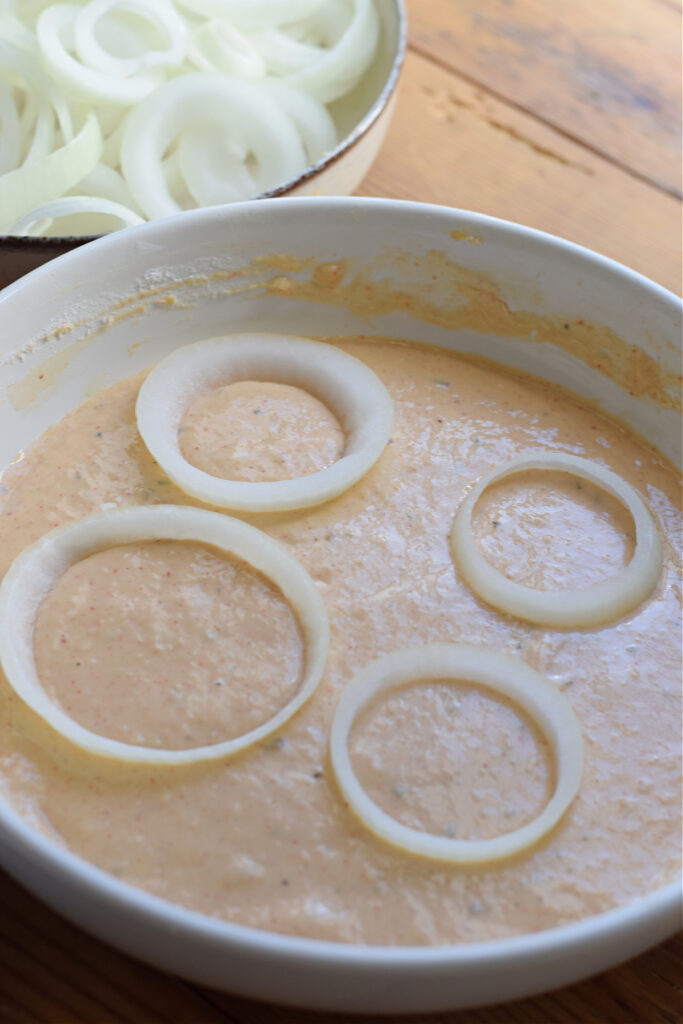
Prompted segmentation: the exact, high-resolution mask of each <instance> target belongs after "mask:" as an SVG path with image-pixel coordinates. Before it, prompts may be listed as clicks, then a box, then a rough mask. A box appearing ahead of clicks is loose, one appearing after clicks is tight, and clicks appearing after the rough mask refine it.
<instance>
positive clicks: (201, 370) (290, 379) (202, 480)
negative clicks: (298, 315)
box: [136, 334, 394, 512]
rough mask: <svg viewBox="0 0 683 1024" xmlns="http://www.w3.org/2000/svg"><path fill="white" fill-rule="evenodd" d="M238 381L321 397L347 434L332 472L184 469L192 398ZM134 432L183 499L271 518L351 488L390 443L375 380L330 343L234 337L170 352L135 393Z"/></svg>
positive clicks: (381, 390)
mask: <svg viewBox="0 0 683 1024" xmlns="http://www.w3.org/2000/svg"><path fill="white" fill-rule="evenodd" d="M241 380H266V381H272V382H275V383H280V384H291V385H293V386H294V387H301V388H304V389H305V390H307V391H310V392H311V393H312V394H314V395H315V396H316V397H317V398H320V400H321V401H322V402H324V403H325V404H326V405H327V406H328V408H330V409H331V410H332V412H334V413H335V415H336V416H337V417H338V419H339V420H340V422H341V424H342V427H343V429H344V431H345V433H346V435H347V442H346V447H345V450H344V454H343V455H342V457H341V458H340V459H339V460H338V461H337V462H335V463H334V464H333V465H332V466H328V467H327V468H326V469H321V470H318V472H316V473H311V474H309V475H308V476H302V477H298V478H296V479H294V480H277V481H269V482H264V483H250V482H246V481H242V480H224V479H220V478H219V477H215V476H212V475H211V474H209V473H205V472H204V471H203V470H201V469H197V468H196V467H195V466H192V465H190V463H189V462H187V461H186V459H185V458H184V456H183V455H182V453H181V451H180V447H179V444H178V427H179V426H180V421H181V419H182V416H183V413H184V411H185V409H186V408H187V405H188V403H189V401H190V398H191V397H192V395H194V394H195V393H196V392H198V391H199V390H200V389H203V388H205V387H207V386H210V385H213V386H214V387H217V386H220V385H221V384H226V383H232V382H234V381H241ZM136 415H137V421H138V430H139V431H140V434H141V436H142V439H143V441H144V442H145V444H146V446H147V448H148V449H149V451H150V452H151V454H152V455H153V456H154V458H155V459H156V460H157V462H158V463H159V465H160V466H162V467H163V469H164V471H165V472H166V473H167V474H168V476H169V477H170V478H171V480H173V482H174V483H175V484H176V485H177V486H178V487H180V488H181V489H182V490H183V491H185V493H186V494H191V495H192V496H193V497H194V498H198V499H199V500H200V501H205V502H207V503H208V504H211V505H215V506H219V507H221V508H230V509H236V510H239V511H242V512H273V511H280V510H285V509H295V508H308V507H310V506H311V505H320V504H322V502H324V501H329V500H330V499H332V498H336V497H337V496H338V495H339V494H342V493H343V492H344V491H346V490H347V489H348V488H349V487H351V486H352V485H353V484H355V483H356V482H357V481H358V480H360V478H361V477H362V476H364V475H365V473H366V472H367V471H368V470H369V469H370V467H371V466H372V465H373V464H374V463H375V462H376V461H377V459H378V458H379V456H380V455H381V454H382V452H383V451H384V447H385V445H386V443H387V441H388V440H389V435H390V433H391V428H392V425H393V416H394V406H393V402H392V401H391V398H390V397H389V395H388V393H387V390H386V388H385V387H384V385H383V384H382V382H381V381H380V380H379V378H378V377H376V376H375V374H374V373H373V372H372V370H370V369H369V368H368V367H367V366H366V365H365V364H364V363H362V362H361V361H360V360H358V359H355V358H354V357H353V356H349V355H347V354H346V353H345V352H341V351H340V350H339V349H336V348H334V347H333V346H332V345H325V344H323V343H322V342H319V341H311V340H309V339H305V338H291V337H279V336H277V335H270V334H238V335H234V336H232V337H226V338H209V339H208V340H206V341H199V342H196V343H195V344H194V345H186V346H185V347H183V348H180V349H176V351H175V352H172V353H171V355H169V356H167V357H166V358H165V359H163V360H162V361H161V362H160V363H159V364H158V365H157V366H156V367H155V368H154V369H153V370H152V371H151V373H150V374H149V376H148V377H147V379H146V380H145V382H144V383H143V385H142V387H141V388H140V393H139V395H138V400H137V407H136Z"/></svg>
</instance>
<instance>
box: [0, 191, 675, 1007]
mask: <svg viewBox="0 0 683 1024" xmlns="http://www.w3.org/2000/svg"><path fill="white" fill-rule="evenodd" d="M271 205H272V206H273V210H279V211H280V212H281V213H284V211H285V210H288V211H292V210H296V209H297V208H301V209H309V208H311V206H312V205H313V206H314V207H315V208H316V209H318V210H319V214H320V215H324V211H325V210H327V211H329V212H334V211H342V210H347V211H349V212H351V211H358V210H359V209H362V208H365V209H370V208H372V209H376V210H386V211H387V212H390V211H394V213H397V212H398V213H399V215H400V216H401V217H403V216H406V217H407V218H408V219H410V217H411V216H414V217H420V218H422V219H423V220H424V219H425V218H426V219H427V221H432V220H434V221H435V222H439V223H441V224H443V221H444V218H446V221H447V222H455V223H457V225H458V227H462V226H467V227H470V228H471V229H472V230H473V231H476V230H477V229H479V230H482V229H492V230H493V231H495V232H496V233H497V234H498V236H499V237H501V238H503V239H505V240H510V239H516V240H517V241H529V242H531V243H532V244H534V245H538V246H540V247H541V248H542V249H543V248H545V249H548V250H550V251H553V252H559V251H561V252H563V253H564V254H565V255H568V256H573V257H575V258H577V259H579V260H580V261H581V262H582V263H583V264H584V266H586V268H587V269H590V268H593V269H594V270H595V271H600V272H603V273H607V274H610V275H616V276H618V277H621V278H622V279H623V280H625V281H626V282H628V283H629V284H630V285H631V286H632V287H633V286H636V287H637V288H639V289H644V290H645V291H646V292H648V293H649V295H650V297H651V298H652V299H654V301H658V302H660V303H664V304H665V305H667V306H668V307H669V308H670V309H671V310H672V312H673V309H674V307H675V310H676V313H677V314H678V315H679V316H680V310H681V308H682V303H681V300H680V299H679V297H678V296H676V295H675V294H674V293H673V292H670V291H668V290H667V289H666V288H664V287H663V286H661V285H659V284H657V283H656V282H654V281H652V280H650V279H649V278H647V277H645V276H644V275H642V274H640V273H638V272H637V271H635V270H632V269H630V268H629V267H626V266H624V265H623V264H621V263H618V262H617V261H615V260H613V259H611V258H609V257H607V256H602V255H600V254H599V253H596V252H594V251H593V250H591V249H588V248H585V247H583V246H580V245H577V244H576V243H574V242H570V241H567V240H565V239H562V238H560V237H559V236H556V235H552V234H549V233H547V232H543V231H539V230H537V229H535V228H529V227H526V226H524V225H521V224H516V223H514V222H512V221H506V220H501V219H499V218H495V217H490V216H488V215H486V214H480V213H476V212H472V211H466V210H458V209H456V208H452V207H446V206H436V205H433V204H426V203H417V202H408V201H404V200H396V199H380V198H371V197H356V196H344V197H325V198H322V197H291V198H287V199H286V200H285V202H283V201H282V200H281V199H278V200H276V199H270V200H266V201H265V202H264V201H262V200H249V201H247V202H244V203H236V204H231V205H230V206H227V207H222V208H220V212H219V215H218V216H219V219H220V220H221V221H225V222H226V224H227V223H229V221H230V219H231V218H233V217H236V216H237V217H239V216H246V217H248V218H250V217H253V216H256V217H264V218H266V217H268V216H269V213H268V211H269V209H270V207H271ZM216 219H217V211H216V209H215V208H206V209H198V210H193V211H187V212H184V213H182V214H180V215H174V216H173V217H169V218H165V219H163V220H157V221H152V222H149V223H146V224H142V225H140V226H137V227H133V228H128V229H124V230H123V231H119V232H112V233H111V234H108V235H105V236H101V237H100V238H99V239H98V240H97V241H95V242H94V243H93V244H94V245H95V246H96V247H97V248H102V249H103V250H105V251H106V249H107V247H111V246H114V247H117V246H118V247H120V246H122V245H123V246H126V245H127V244H129V243H130V242H134V241H135V236H137V235H141V238H143V239H147V237H148V236H152V235H155V236H157V238H156V240H157V241H158V240H163V238H164V236H165V235H168V233H169V232H170V233H171V234H172V235H173V234H178V233H181V234H182V233H183V230H184V226H185V225H186V224H187V223H188V221H190V220H191V221H193V222H194V226H195V227H198V228H201V227H202V224H203V222H206V226H207V227H208V226H209V222H211V224H212V225H213V227H214V228H215V222H216ZM80 248H81V247H79V248H78V249H75V250H73V251H72V252H68V253H66V254H64V255H63V256H61V257H58V258H57V260H55V261H51V262H50V263H47V264H44V265H43V266H40V267H38V268H36V269H35V270H33V271H32V272H30V273H29V274H27V275H26V276H24V277H23V278H19V279H18V280H17V281H15V282H14V283H13V284H11V285H9V286H8V287H7V288H6V289H5V290H4V291H3V292H0V309H1V308H2V306H3V304H4V303H5V302H6V301H8V300H11V299H12V298H13V297H15V296H17V297H18V295H19V293H20V292H21V291H22V290H23V289H24V288H33V287H36V286H38V287H39V286H40V282H41V280H42V278H43V275H46V274H50V275H54V274H55V270H56V269H59V270H62V269H68V267H69V261H73V262H75V263H76V265H78V261H79V260H81V261H82V260H87V259H88V254H87V253H85V252H82V251H80ZM79 251H80V255H79ZM64 260H66V261H67V262H66V264H64V263H63V261H64ZM60 276H61V275H60V274H59V273H58V274H57V275H56V277H57V279H59V277H60ZM8 844H9V845H10V846H11V847H12V848H13V849H14V851H15V852H18V853H19V855H20V856H21V857H22V859H23V860H25V861H31V862H32V863H33V865H35V866H36V867H38V868H39V869H40V870H41V871H43V872H44V873H45V875H47V876H51V877H52V879H54V880H58V881H62V880H64V881H65V882H67V883H69V884H71V885H76V886H77V887H78V888H80V889H81V890H82V891H83V892H84V893H85V894H87V895H89V896H90V895H92V896H93V897H95V898H97V899H98V900H100V901H102V900H105V901H108V902H109V903H110V904H116V905H117V906H118V907H120V908H122V909H124V910H125V911H126V912H128V913H130V914H137V915H141V917H142V918H144V919H145V920H147V921H149V922H153V923H155V924H162V925H165V926H168V927H169V928H170V929H172V930H173V931H174V932H176V933H181V934H182V935H183V937H184V938H185V939H190V938H196V939H199V938H203V939H205V940H210V941H211V942H213V943H215V944H218V945H220V947H221V948H225V949H228V948H231V947H232V948H238V947H239V948H240V949H242V950H248V951H252V952H255V951H258V952H259V953H261V954H270V955H272V956H274V957H276V958H277V959H278V960H280V961H283V962H286V961H289V962H290V963H292V964H294V963H300V964H303V963H308V964H309V965H313V964H315V965H317V966H323V967H324V966H333V965H335V966H343V965H346V966H349V967H353V968H354V969H355V970H357V971H358V972H360V973H363V974H368V973H371V972H372V971H373V970H375V969H377V968H380V967H391V968H401V970H402V971H410V970H411V969H414V970H416V971H417V970H419V971H423V970H424V969H425V968H426V967H428V968H433V969H434V970H439V969H442V968H446V967H450V968H454V969H459V968H465V967H467V966H468V965H469V966H473V965H475V964H476V965H477V967H482V966H484V967H485V966H488V967H492V966H496V967H502V966H503V965H505V966H506V967H510V966H515V967H517V966H520V965H522V964H524V963H529V962H532V961H533V962H536V963H537V964H538V963H540V961H539V957H544V958H547V957H551V956H553V955H557V954H569V953H571V952H573V951H578V950H579V949H584V948H585V947H586V946H587V945H594V944H595V943H596V942H597V943H599V944H602V943H604V942H605V941H607V940H609V939H610V938H611V937H617V936H619V935H620V934H621V933H629V934H635V933H638V932H640V931H641V930H643V928H645V930H647V926H653V925H657V927H658V928H659V932H658V934H659V935H660V938H663V937H665V936H666V935H667V934H673V933H674V932H675V931H676V929H677V928H678V927H679V926H680V921H681V895H682V893H681V881H680V879H679V878H678V877H677V878H675V879H674V880H672V881H671V882H670V883H668V884H667V885H665V886H662V887H661V888H658V889H655V890H651V891H649V892H647V893H645V894H643V895H640V896H638V897H636V898H635V899H634V900H632V901H631V902H629V903H628V904H625V905H622V906H619V907H615V908H612V909H610V910H606V911H603V912H601V913H598V914H593V915H590V916H587V917H584V918H581V919H580V920H578V921H575V922H571V923H569V924H564V925H559V926H556V927H553V928H548V929H543V930H541V931H537V932H530V933H526V934H522V935H514V936H509V937H505V938H501V939H494V940H487V941H484V942H473V943H459V944H448V945H443V946H420V945H418V946H415V945H409V946H387V945H367V944H351V943H346V942H339V941H330V940H323V939H311V938H304V937H300V936H295V935H288V934H283V933H278V932H272V931H268V930H266V929H260V928H254V927H251V926H247V925H242V924H237V923H234V922H230V921H226V920H222V919H219V918H214V917H212V916H210V915H208V914H206V913H203V912H199V911H194V910H190V909H188V908H185V907H183V906H181V905H180V904H177V903H173V902H171V901H170V900H167V899H164V898H162V897H159V896H155V895H152V894H151V893H148V892H146V891H145V890H143V889H139V888H137V887H136V886H134V885H132V884H130V883H127V882H124V881H122V880H120V879H118V878H116V877H115V876H113V875H110V874H109V873H107V872H106V871H104V870H103V869H100V868H98V867H96V866H95V865H93V864H91V863H90V862H88V861H86V860H84V859H83V858H82V857H80V856H78V855H76V854H74V853H71V852H70V851H68V850H64V849H62V848H60V847H59V846H58V845H57V844H55V843H54V842H52V841H51V840H49V839H48V838H46V837H45V836H43V835H42V834H41V833H39V832H37V831H35V830H34V829H33V828H31V826H30V825H28V824H27V823H26V822H25V821H24V819H23V818H22V817H21V816H20V814H19V812H18V811H16V810H15V809H14V808H13V807H12V805H11V804H10V803H9V800H8V799H7V798H6V797H5V796H4V795H2V794H1V793H0V845H2V846H7V845H8ZM650 944H652V943H650ZM641 948H645V946H643V947H641ZM584 973H586V972H584ZM539 990H540V989H539Z"/></svg>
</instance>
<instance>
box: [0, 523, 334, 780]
mask: <svg viewBox="0 0 683 1024" xmlns="http://www.w3.org/2000/svg"><path fill="white" fill-rule="evenodd" d="M148 540H149V541H155V540H179V541H196V542H198V543H201V544H208V545H210V546H212V547H215V548H217V549H218V550H219V551H223V552H226V553H228V554H231V555H236V556H237V557H238V558H242V559H244V560H245V561H246V562H248V564H249V565H250V566H252V567H253V568H254V569H256V570H257V571H258V572H261V573H263V575H264V576H266V577H268V579H270V580H272V581H273V583H275V584H276V586H277V587H279V589H280V591H281V592H282V594H283V596H284V597H285V599H286V600H287V601H288V602H289V603H290V605H291V606H292V608H293V609H294V611H295V612H296V615H297V619H298V623H299V626H300V628H301V631H302V634H303V639H304V644H305V651H306V654H305V663H304V672H303V677H302V683H301V687H300V689H299V692H298V693H297V694H296V696H295V697H294V698H293V699H292V700H291V701H289V703H288V704H286V705H285V706H284V707H283V708H281V709H280V711H278V712H277V714H275V715H274V716H273V717H272V718H271V719H270V720H269V721H268V722H265V723H264V724H263V725H259V726H258V727H257V728H256V729H252V730H250V732H248V733H245V734H244V735H242V736H238V737H237V738H235V739H231V740H226V741H224V742H222V743H214V744H211V745H209V746H203V747H193V748H191V749H187V750H159V749H156V748H153V747H144V746H137V745H134V744H129V743H123V742H120V741H118V740H113V739H109V738H108V737H105V736H100V735H99V734H97V733H94V732H92V731H91V730H90V729H86V728H84V727H83V726H82V725H79V724H78V723H77V722H75V721H74V720H73V719H72V718H70V717H69V716H68V715H67V714H65V712H64V711H62V710H61V708H59V707H58V706H57V705H56V704H54V703H53V702H52V701H51V700H50V699H49V697H48V696H47V694H46V693H45V691H44V690H43V688H42V686H41V683H40V679H39V678H38V673H37V669H36V663H35V655H34V650H33V632H34V625H35V619H36V614H37V612H38V608H39V606H40V604H41V602H42V601H43V599H44V598H45V596H46V595H47V593H48V591H49V590H50V588H51V587H52V586H53V585H54V584H55V583H56V581H57V580H58V579H59V577H60V576H61V575H62V574H63V573H64V572H66V570H67V569H68V568H69V567H70V566H71V565H73V564H74V563H75V562H78V561H80V560H81V559H83V558H87V557H88V555H92V554H94V553H95V552H97V551H101V550H103V549H105V548H108V547H114V546H118V545H121V544H132V543H137V542H140V541H148ZM328 640H329V625H328V621H327V616H326V613H325V607H324V605H323V602H322V599H321V597H320V595H319V593H318V590H317V588H316V586H315V584H314V582H313V580H312V579H311V577H310V576H309V575H308V573H307V572H306V570H305V569H304V568H303V566H302V565H300V563H299V562H297V560H296V559H295V558H293V557H292V555H290V553H289V552H288V551H287V549H286V548H285V547H284V546H283V545H282V544H280V543H279V542H278V541H275V540H273V539H272V538H271V537H269V536H268V535H267V534H265V533H263V532H262V531H261V530H257V529H256V528H255V527H253V526H249V525H248V524H247V523H243V522H241V521H239V520H237V519H232V518H230V517H229V516H225V515H222V514H220V513H216V512H208V511H206V510H202V509H195V508H184V507H182V506H179V505H157V506H154V507H151V508H150V507H147V508H126V509H117V510H115V511H112V512H105V513H102V514H99V515H94V516H90V517H88V518H86V519H82V520H80V521H78V522H75V523H71V524H70V525H69V526H64V527H61V528H59V529H57V530H53V531H52V532H51V533H49V534H48V535H47V536H45V537H43V538H42V539H41V540H39V541H38V542H37V543H36V544H34V545H32V547H30V548H27V549H26V550H25V551H24V552H22V554H20V555H19V557H18V558H16V559H15V561H14V562H13V563H12V566H11V567H10V570H9V572H8V573H7V575H6V576H5V579H4V580H3V583H2V586H1V587H0V662H1V663H2V667H3V669H4V672H5V675H6V676H7V679H8V681H9V683H10V685H11V686H12V688H13V689H14V690H15V692H16V693H17V694H18V696H19V697H20V698H21V699H22V700H23V701H24V702H25V703H26V704H28V706H29V707H30V708H32V710H33V711H35V712H36V714H38V715H40V716H41V717H42V718H43V719H44V720H45V721H46V722H47V723H48V724H49V725H50V726H52V728H53V729H55V730H56V731H57V732H59V733H60V734H61V735H62V736H63V737H64V738H65V739H67V740H69V741H70V742H71V743H74V744H75V745H76V746H78V747H82V748H83V749H84V750H87V751H89V752H90V753H92V754H99V755H101V756H103V757H110V758H115V759H118V760H121V761H128V762H139V763H146V764H165V765H171V764H190V763H193V762H198V761H211V760H215V759H216V758H220V757H227V756H229V755H231V754H235V753H237V751H240V750H244V749H245V748H246V747H249V746H251V745H253V744H254V743H258V742H259V741H260V740H263V739H265V737H267V736H269V735H270V734H271V733H273V732H275V731H276V730H277V729H279V728H280V727H281V726H283V725H284V724H285V722H287V721H288V720H289V719H290V718H291V717H292V715H293V714H294V713H295V712H296V711H297V710H298V709H299V708H300V707H301V706H302V705H303V704H304V703H305V702H306V701H307V700H308V699H309V698H310V696H311V695H312V694H313V692H314V691H315V689H316V687H317V686H318V683H319V682H320V679H321V677H322V673H323V670H324V668H325V660H326V657H327V647H328Z"/></svg>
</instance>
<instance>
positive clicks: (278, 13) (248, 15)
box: [178, 0, 326, 27]
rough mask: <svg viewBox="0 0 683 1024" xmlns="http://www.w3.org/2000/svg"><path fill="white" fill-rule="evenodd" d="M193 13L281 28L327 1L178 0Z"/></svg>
mask: <svg viewBox="0 0 683 1024" xmlns="http://www.w3.org/2000/svg"><path fill="white" fill-rule="evenodd" d="M178 2H179V3H180V6H181V7H185V8H186V9H187V10H188V11H192V12H193V13H194V14H202V15H204V17H206V18H225V19H226V20H227V21H231V22H233V23H234V24H235V25H245V26H247V27H251V26H254V27H258V26H260V25H281V24H283V23H284V22H289V21H297V20H298V19H299V18H307V17H309V15H311V14H315V12H316V11H318V10H320V8H321V7H322V6H323V5H324V4H325V3H326V0H178Z"/></svg>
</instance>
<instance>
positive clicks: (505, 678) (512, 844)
mask: <svg viewBox="0 0 683 1024" xmlns="http://www.w3.org/2000/svg"><path fill="white" fill-rule="evenodd" d="M432 679H438V680H442V679H446V680H452V681H460V680H464V681H467V682H473V683H478V684H480V685H482V686H485V687H488V688H489V689H491V690H494V691H495V692H496V693H500V694H503V695H504V696H506V697H509V698H510V699H511V700H513V701H514V702H515V703H516V704H518V705H519V707H521V708H522V709H523V710H524V711H526V713H527V714H528V715H529V716H530V717H531V718H532V719H533V721H534V722H535V723H536V724H537V725H538V727H539V728H540V730H541V732H542V733H543V735H544V736H545V737H546V739H547V740H548V742H549V743H550V746H551V749H552V751H553V755H554V758H555V765H556V784H555V791H554V793H553V795H552V797H551V798H550V800H549V801H548V803H547V804H546V806H545V807H544V808H543V810H542V811H541V813H540V814H539V815H538V816H537V817H536V818H534V820H533V821H530V822H529V823H528V824H526V825H523V826H522V827H521V828H518V829H515V830H514V831H513V832H506V833H503V835H500V836H496V837H495V838H493V839H451V838H446V837H445V836H437V835H434V834H432V833H429V832H422V831H420V830H419V829H415V828H411V827H409V826H408V825H402V824H401V823H400V822H398V821H396V819H395V818H392V817H391V815H389V814H387V813H386V812H385V811H383V810H382V809H381V808H380V807H378V805H377V804H376V803H375V802H374V800H371V799H370V797H369V796H368V795H367V794H366V793H365V791H364V790H363V789H362V787H361V785H360V783H359V781H358V779H357V777H356V775H355V773H354V771H353V768H352V766H351V759H350V757H349V752H348V737H349V732H350V731H351V728H352V726H353V723H354V721H355V719H356V717H357V716H358V714H359V713H360V712H361V711H363V710H364V709H365V708H366V707H367V706H368V705H369V704H370V703H371V702H372V701H373V700H374V698H375V697H377V696H378V695H379V694H382V693H387V692H388V691H390V690H393V689H396V688H397V687H401V686H406V685H408V684H409V683H415V682H419V681H421V680H432ZM330 759H331V762H332V769H333V771H334V774H335V776H336V779H337V782H338V784H339V788H340V790H341V792H342V795H343V797H344V799H345V800H346V801H347V803H348V805H349V808H350V809H351V811H352V812H353V813H354V814H355V815H356V817H358V818H359V819H360V820H361V821H362V822H363V824H364V825H365V826H366V827H367V828H368V829H369V830H370V831H371V832H373V833H374V834H375V835H376V836H378V837H379V838H380V839H383V840H385V842H387V843H391V844H392V846H396V847H399V848H400V849H401V850H405V851H406V852H408V853H413V854H417V855H418V856H422V857H428V858H431V859H433V860H441V861H448V862H449V863H451V864H484V863H487V862H491V861H497V860H502V859H503V858H505V857H512V856H514V855H515V854H517V853H520V852H522V851H523V850H526V849H528V848H529V847H530V846H533V845H534V844H535V843H537V842H539V841H540V840H541V839H542V838H543V837H544V836H545V835H547V833H548V832H550V831H551V829H553V828H554V827H555V825H557V823H558V822H559V821H560V819H561V818H562V816H563V815H564V813H565V812H566V811H567V809H568V807H569V805H570V804H571V802H572V800H573V799H574V797H575V796H576V794H577V792H578V789H579V784H580V782H581V771H582V764H583V740H582V737H581V726H580V725H579V722H578V719H577V717H576V715H575V713H574V711H573V709H572V706H571V704H570V703H569V701H568V700H567V698H566V697H565V696H564V694H563V693H561V691H560V690H558V689H557V688H556V687H555V686H553V684H552V683H551V682H550V681H549V680H548V679H546V677H545V676H543V675H541V674H540V673H539V672H536V670H535V669H532V668H531V667H530V666H529V665H527V664H526V663H525V662H523V661H520V660H519V659H518V658H513V657H511V656H510V655H508V654H502V653H500V652H499V651H493V650H491V649H490V648H485V647H473V646H471V645H469V644H427V645H426V646H424V647H412V648H406V649H405V650H401V651H394V652H392V653H391V654H385V655H383V656H382V657H380V658H377V659H376V660H375V661H372V662H370V664H369V665H366V666H365V668H364V669H362V670H361V671H360V672H359V673H358V675H356V676H355V677H354V678H353V679H352V680H351V682H350V683H349V684H348V686H347V687H346V689H345V690H344V692H343V693H342V696H341V700H340V701H339V704H338V706H337V710H336V712H335V716H334V719H333V722H332V731H331V734H330Z"/></svg>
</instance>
